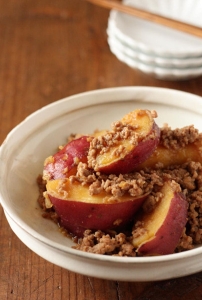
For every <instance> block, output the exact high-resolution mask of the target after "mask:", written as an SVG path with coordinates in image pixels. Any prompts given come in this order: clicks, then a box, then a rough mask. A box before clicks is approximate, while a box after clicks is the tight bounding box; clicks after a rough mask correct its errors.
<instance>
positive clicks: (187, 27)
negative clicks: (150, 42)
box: [86, 0, 202, 38]
mask: <svg viewBox="0 0 202 300" xmlns="http://www.w3.org/2000/svg"><path fill="white" fill-rule="evenodd" d="M86 1H87V2H90V3H92V4H96V5H98V6H102V7H105V8H108V9H115V10H118V11H121V12H123V13H126V14H130V15H133V16H135V17H137V18H140V19H144V20H147V21H151V22H154V23H157V24H160V25H164V26H166V27H170V28H173V29H176V30H179V31H183V32H185V33H188V34H191V35H195V36H197V37H200V38H202V28H200V27H197V26H194V25H191V24H187V23H184V22H180V21H177V20H174V19H170V18H167V17H163V16H160V15H157V14H153V13H151V12H147V11H145V10H141V9H138V8H135V7H132V6H127V5H125V4H123V3H121V2H119V1H116V0H86Z"/></svg>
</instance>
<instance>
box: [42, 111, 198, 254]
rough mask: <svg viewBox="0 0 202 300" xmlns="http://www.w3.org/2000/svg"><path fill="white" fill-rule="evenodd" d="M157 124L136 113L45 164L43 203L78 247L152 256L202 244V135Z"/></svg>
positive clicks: (148, 114)
mask: <svg viewBox="0 0 202 300" xmlns="http://www.w3.org/2000/svg"><path fill="white" fill-rule="evenodd" d="M155 118H157V113H156V112H155V111H149V110H141V109H138V110H135V111H132V112H131V113H128V114H127V115H126V116H124V117H123V118H122V119H121V120H120V121H117V122H115V123H113V124H112V129H110V130H103V131H96V132H94V133H91V134H89V135H80V136H78V135H76V136H72V137H71V140H70V141H69V142H68V143H67V144H66V145H65V146H64V147H60V149H59V151H56V153H55V154H52V155H51V156H50V157H48V158H47V159H45V162H44V169H43V177H40V176H39V178H38V183H39V187H40V197H39V199H38V202H39V204H40V206H41V207H42V208H43V209H44V217H47V218H51V219H53V220H54V221H55V222H56V223H57V224H58V225H59V226H60V228H62V229H63V230H65V231H66V233H68V235H69V236H71V237H72V239H74V240H75V241H76V244H75V246H74V248H76V249H78V250H81V251H87V252H92V253H99V254H105V255H118V256H148V255H164V254H172V253H176V252H181V251H185V250H189V249H192V248H193V247H194V246H195V245H198V244H200V243H201V242H202V146H201V145H202V134H201V133H199V131H198V130H197V129H195V128H194V126H193V125H190V126H187V127H184V128H177V129H171V128H170V127H169V126H168V125H166V124H165V125H164V126H163V127H162V128H159V127H158V125H157V124H156V122H155V121H154V119H155Z"/></svg>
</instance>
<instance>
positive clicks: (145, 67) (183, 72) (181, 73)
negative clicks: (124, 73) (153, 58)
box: [108, 39, 202, 80]
mask: <svg viewBox="0 0 202 300" xmlns="http://www.w3.org/2000/svg"><path fill="white" fill-rule="evenodd" d="M108 44H109V48H110V50H111V52H112V53H113V54H114V55H115V56H116V57H117V58H118V59H119V60H120V61H121V62H123V63H125V64H127V65H128V66H129V67H131V68H133V69H138V70H140V71H142V72H144V73H146V74H149V75H152V76H154V77H156V78H158V79H164V80H187V79H191V78H195V77H198V76H200V75H201V74H202V66H199V67H192V68H191V67H190V68H183V69H182V68H174V67H173V68H170V67H169V68H164V67H162V66H158V65H157V64H147V63H145V62H143V61H142V60H140V59H139V58H133V57H131V55H129V54H128V51H125V48H124V49H121V47H117V44H115V43H113V42H112V40H111V39H108Z"/></svg>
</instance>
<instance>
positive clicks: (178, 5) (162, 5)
mask: <svg viewBox="0 0 202 300" xmlns="http://www.w3.org/2000/svg"><path fill="white" fill-rule="evenodd" d="M124 2H125V3H126V5H129V6H136V7H139V8H141V9H144V10H148V11H152V12H154V13H159V14H162V15H164V16H167V17H170V18H176V19H178V20H182V21H185V22H189V23H193V24H194V25H197V26H201V27H202V18H201V15H200V12H201V10H202V3H201V1H200V0H194V1H193V0H176V1H175V0H172V1H171V0H164V1H161V0H151V1H142V0H127V1H124ZM109 22H110V23H111V24H112V26H114V28H115V30H116V34H117V35H118V37H119V39H120V40H121V41H122V42H124V43H125V44H127V45H128V46H130V47H132V48H134V49H139V50H140V51H143V52H145V53H147V54H150V55H157V56H162V57H175V58H185V57H198V56H202V39H200V38H198V37H195V36H192V35H189V34H186V33H183V32H180V31H178V30H173V29H170V28H167V27H165V26H161V25H158V24H155V23H151V22H148V21H145V20H141V19H138V18H136V17H134V16H131V15H127V14H123V13H121V12H118V11H115V10H112V11H111V13H110V17H109Z"/></svg>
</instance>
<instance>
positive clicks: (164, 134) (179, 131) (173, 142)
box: [160, 124, 202, 149]
mask: <svg viewBox="0 0 202 300" xmlns="http://www.w3.org/2000/svg"><path fill="white" fill-rule="evenodd" d="M201 138H202V134H201V133H199V131H198V129H196V128H194V126H193V125H191V126H186V127H183V128H176V129H174V130H173V129H171V128H170V127H169V126H168V125H167V124H165V125H164V126H163V127H162V128H161V136H160V144H162V145H163V146H164V147H166V148H173V149H177V148H179V147H184V146H185V145H187V144H190V143H194V142H196V141H198V140H199V139H201Z"/></svg>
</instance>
